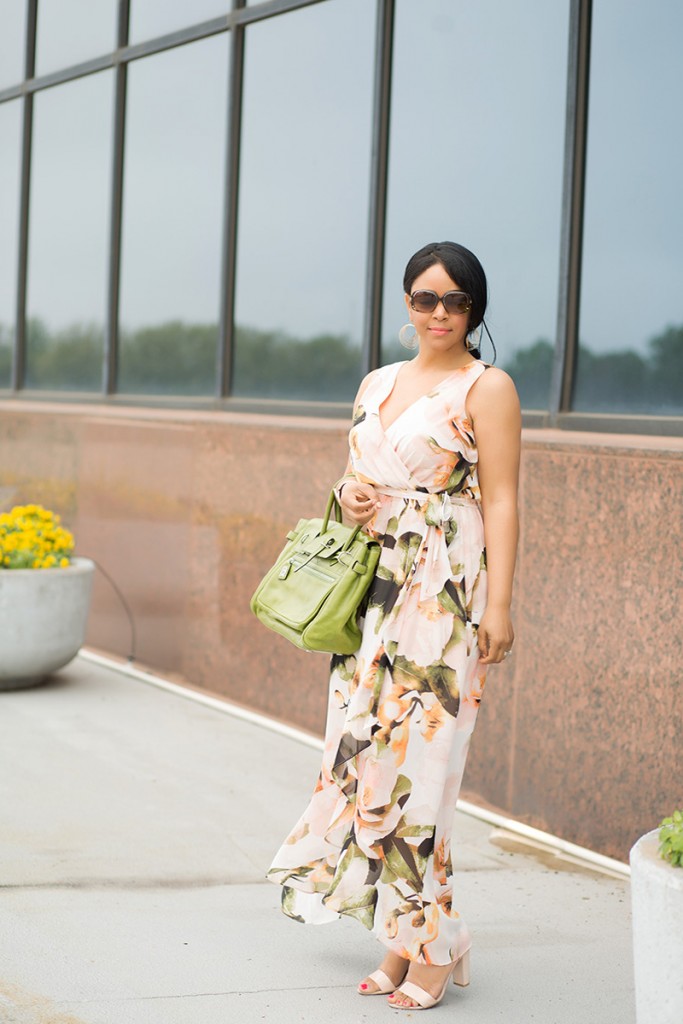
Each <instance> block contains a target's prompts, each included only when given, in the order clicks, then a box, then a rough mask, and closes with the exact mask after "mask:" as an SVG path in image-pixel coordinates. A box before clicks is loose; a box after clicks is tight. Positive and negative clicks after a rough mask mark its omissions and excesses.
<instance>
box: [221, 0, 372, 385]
mask: <svg viewBox="0 0 683 1024" xmlns="http://www.w3.org/2000/svg"><path fill="white" fill-rule="evenodd" d="M373 26H374V4H368V3H367V0H343V2H341V0H330V2H328V3H324V4H319V5H315V6H313V7H308V8H306V9H304V10H301V11H297V12H295V13H292V14H288V15H286V16H281V17H275V18H271V19H269V20H268V21H265V22H263V23H259V24H255V25H253V26H251V27H250V28H248V29H247V32H246V48H245V49H246V52H245V81H244V113H243V122H242V151H241V167H240V209H239V218H238V224H239V244H238V258H237V301H236V324H237V348H236V360H235V383H236V388H235V390H236V393H238V394H240V395H263V396H266V395H273V396H278V397H282V398H292V399H293V398H309V399H320V400H325V399H338V400H348V399H351V398H352V397H353V395H354V394H355V392H356V390H357V387H358V384H359V381H360V373H361V369H360V367H361V359H360V341H361V335H362V329H363V301H364V294H365V248H366V240H367V216H368V194H369V162H370V117H371V110H372V61H373ZM294 53H296V54H297V57H296V60H293V59H292V54H294ZM351 54H352V55H353V56H352V58H351V57H350V55H351ZM351 65H352V67H351Z"/></svg>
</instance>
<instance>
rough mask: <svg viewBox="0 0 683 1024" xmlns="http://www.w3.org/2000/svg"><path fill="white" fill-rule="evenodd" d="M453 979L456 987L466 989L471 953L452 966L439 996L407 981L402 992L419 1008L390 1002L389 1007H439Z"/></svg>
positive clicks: (405, 1008)
mask: <svg viewBox="0 0 683 1024" xmlns="http://www.w3.org/2000/svg"><path fill="white" fill-rule="evenodd" d="M451 978H452V979H453V984H454V985H460V986H461V988H465V986H466V985H469V983H470V951H469V949H467V950H465V952H464V953H463V954H462V956H461V957H460V958H459V959H458V960H456V961H455V962H454V963H453V964H451V969H450V971H449V972H448V974H447V975H446V977H445V978H444V982H443V987H442V989H441V991H440V992H439V994H438V996H433V995H432V994H431V992H427V991H425V989H423V988H420V986H419V985H414V984H413V982H412V981H406V982H405V984H402V985H400V986H399V988H398V991H400V992H401V993H402V994H403V995H404V996H408V999H412V1000H413V1002H414V1003H417V1006H403V1005H402V1004H401V1003H392V1002H391V1001H390V1002H389V1006H393V1007H394V1009H395V1010H430V1009H431V1008H432V1006H437V1005H438V1004H439V1003H440V1002H441V1000H442V999H443V997H444V996H445V994H446V988H447V986H448V982H449V981H450V980H451Z"/></svg>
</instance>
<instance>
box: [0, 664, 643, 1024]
mask: <svg viewBox="0 0 683 1024" xmlns="http://www.w3.org/2000/svg"><path fill="white" fill-rule="evenodd" d="M188 697H190V699H188ZM188 697H186V696H183V695H181V694H176V693H171V692H166V691H164V690H162V689H158V688H156V687H154V686H149V685H146V684H145V683H144V682H140V681H138V680H135V679H131V678H129V677H127V676H126V675H124V674H122V673H121V672H119V671H115V670H112V669H110V668H106V667H102V666H99V665H94V664H92V663H90V662H88V661H86V660H84V659H82V658H79V659H77V660H76V661H74V662H72V664H71V665H70V666H68V667H67V668H66V669H64V670H63V671H62V672H61V673H59V674H57V675H56V676H55V677H54V678H53V680H52V681H51V682H49V683H48V684H46V685H44V686H42V687H39V688H37V689H33V690H24V691H16V692H9V693H0V1024H233V1022H235V1024H257V1022H261V1021H267V1022H271V1021H272V1022H282V1024H293V1022H307V1024H309V1022H310V1024H313V1022H318V1021H324V1022H325V1024H342V1022H343V1024H365V1022H375V1021H377V1022H381V1021H386V1020H389V1019H390V1018H394V1019H395V1018H396V1015H397V1014H398V1013H399V1012H400V1011H397V1010H392V1009H390V1008H389V1007H388V1006H387V1005H386V1003H385V1000H384V999H382V998H372V999H363V998H362V997H360V996H358V995H356V993H355V991H354V987H355V983H356V981H357V980H359V979H360V978H361V977H362V976H363V975H364V974H366V973H367V972H368V971H369V970H371V969H372V968H373V967H374V966H375V965H376V964H377V963H378V962H379V960H380V959H381V956H382V951H381V948H380V947H379V946H378V944H377V943H376V942H375V940H374V939H373V938H372V937H371V936H370V935H369V934H368V933H367V932H366V931H365V929H363V928H362V927H361V926H360V925H359V924H358V923H356V922H355V921H349V920H343V921H339V922H337V923H335V924H332V925H328V926H325V927H317V928H316V927H304V926H302V925H298V924H295V923H294V922H292V921H290V920H289V919H287V918H285V917H284V916H283V915H282V914H281V913H280V911H279V908H278V904H279V890H278V889H277V888H276V887H275V886H273V885H270V884H269V883H267V882H266V881H264V877H263V876H264V871H265V870H266V868H267V866H268V864H269V862H270V858H271V856H272V854H273V852H274V851H275V849H276V848H277V846H278V845H279V843H280V841H281V839H282V837H283V835H284V834H285V833H286V832H287V831H289V829H290V828H291V826H292V824H293V823H294V821H295V819H296V818H297V817H298V815H299V814H300V813H301V811H302V810H303V807H304V805H305V803H306V801H307V799H308V795H309V792H310V790H311V788H312V786H313V784H314V782H315V778H316V776H317V772H318V766H319V757H320V755H319V752H318V751H317V750H315V749H313V748H311V747H309V746H307V745H304V744H303V743H299V742H297V741H296V740H295V739H293V738H291V737H289V736H286V735H280V734H278V733H276V732H273V731H271V730H270V729H268V728H266V727H264V726H262V725H259V724H254V723H251V722H247V721H243V720H241V719H240V718H237V717H234V716H233V715H231V714H230V713H225V712H224V711H223V710H220V709H218V708H214V707H210V706H205V705H203V704H201V703H197V702H196V701H195V700H193V699H191V697H192V693H191V691H188ZM492 840H493V841H492ZM455 862H456V870H457V872H458V874H457V889H456V901H457V903H458V905H459V907H460V909H461V910H462V912H463V913H464V915H465V916H466V918H467V920H468V923H469V925H470V928H471V930H472V932H473V937H474V946H473V951H472V984H471V985H470V987H469V988H468V989H465V990H461V989H455V988H453V987H451V989H450V991H449V993H448V995H447V997H446V999H445V1001H444V1003H442V1004H441V1006H439V1007H438V1008H437V1009H435V1010H432V1011H430V1013H431V1016H430V1017H428V1018H427V1020H428V1021H430V1024H439V1022H445V1021H447V1020H448V1021H452V1020H457V1021H458V1024H474V1022H477V1024H483V1022H486V1024H493V1022H498V1021H500V1022H505V1024H530V1022H536V1021H538V1022H542V1024H577V1022H580V1024H633V1021H634V1017H635V1014H634V998H633V980H632V967H631V938H630V907H629V883H628V880H627V879H620V878H614V877H610V876H608V875H605V874H599V873H597V872H594V871H593V870H589V869H586V868H581V867H578V866H576V865H572V864H570V863H565V862H562V861H558V860H557V859H556V858H550V859H549V858H548V857H547V856H536V855H533V854H532V853H530V852H528V851H525V848H524V846H523V844H521V843H519V842H518V841H517V840H515V839H514V837H510V836H508V837H505V836H502V835H501V833H500V832H499V831H494V832H492V829H491V826H490V825H487V824H485V823H484V822H482V821H479V820H476V819H474V818H472V817H469V816H468V815H465V814H462V813H459V814H458V816H457V820H456V826H455ZM404 1017H405V1018H406V1020H412V1019H414V1018H413V1014H412V1013H408V1014H405V1012H404ZM401 1019H403V1018H401Z"/></svg>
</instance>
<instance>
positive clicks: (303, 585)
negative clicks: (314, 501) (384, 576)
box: [251, 491, 380, 654]
mask: <svg viewBox="0 0 683 1024" xmlns="http://www.w3.org/2000/svg"><path fill="white" fill-rule="evenodd" d="M333 510H334V516H335V518H334V519H332V520H331V519H330V515H331V514H332V511H333ZM379 554H380V545H379V543H378V542H377V541H376V540H372V539H371V538H370V537H368V536H367V534H365V533H362V532H361V529H360V527H359V526H356V527H355V528H352V527H349V526H344V525H343V523H342V522H341V508H340V506H339V502H338V501H337V498H336V496H335V494H334V491H333V492H332V493H331V494H330V498H329V501H328V502H327V508H326V509H325V516H324V518H323V519H300V520H299V522H298V523H297V525H296V527H295V529H294V530H290V532H289V533H288V534H287V544H286V545H285V547H284V548H283V549H282V551H281V552H280V554H279V555H278V557H277V560H276V562H275V565H274V566H273V567H272V569H270V570H269V572H267V573H266V575H265V576H264V578H263V579H262V580H261V582H260V584H259V585H258V587H257V588H256V591H255V593H254V596H253V597H252V599H251V610H252V611H253V613H254V615H256V617H257V618H258V619H259V620H260V621H261V622H262V623H263V625H264V626H267V627H268V629H272V630H274V631H275V632H276V633H280V634H281V635H282V636H284V637H286V638H287V639H288V640H291V642H292V643H293V644H296V646H297V647H300V648H302V650H305V651H327V652H328V653H329V654H353V652H354V651H357V650H358V648H359V647H360V642H361V633H360V629H359V626H358V610H359V607H360V605H361V602H362V601H363V598H364V597H365V594H366V592H367V590H368V587H369V586H370V583H371V582H372V579H373V577H374V575H375V569H376V568H377V562H378V561H379Z"/></svg>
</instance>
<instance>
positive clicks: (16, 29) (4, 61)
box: [0, 0, 26, 89]
mask: <svg viewBox="0 0 683 1024" xmlns="http://www.w3.org/2000/svg"><path fill="white" fill-rule="evenodd" d="M25 55H26V0H0V89H4V88H6V87H7V86H8V85H16V84H17V82H20V81H21V80H22V78H23V77H24V58H25Z"/></svg>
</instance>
